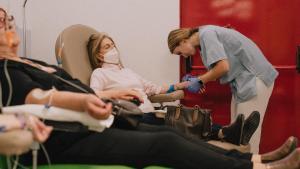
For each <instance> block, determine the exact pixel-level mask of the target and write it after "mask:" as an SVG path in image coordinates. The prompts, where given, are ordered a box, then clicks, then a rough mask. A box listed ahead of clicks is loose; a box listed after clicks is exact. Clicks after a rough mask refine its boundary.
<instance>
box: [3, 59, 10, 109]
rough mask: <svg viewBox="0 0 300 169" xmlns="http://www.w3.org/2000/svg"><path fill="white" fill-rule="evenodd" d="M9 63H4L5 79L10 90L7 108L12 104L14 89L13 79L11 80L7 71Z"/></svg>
mask: <svg viewBox="0 0 300 169" xmlns="http://www.w3.org/2000/svg"><path fill="white" fill-rule="evenodd" d="M7 62H8V60H7V59H5V61H4V73H5V77H6V79H7V83H8V90H9V95H8V99H7V102H6V106H9V105H10V102H11V99H12V94H13V87H12V83H11V79H10V76H9V73H8V69H7ZM1 91H2V90H1Z"/></svg>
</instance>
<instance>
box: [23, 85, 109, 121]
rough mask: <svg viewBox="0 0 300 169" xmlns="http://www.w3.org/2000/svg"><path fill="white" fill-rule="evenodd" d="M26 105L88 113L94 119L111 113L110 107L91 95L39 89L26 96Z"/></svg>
mask: <svg viewBox="0 0 300 169" xmlns="http://www.w3.org/2000/svg"><path fill="white" fill-rule="evenodd" d="M25 103H26V104H48V105H52V106H56V107H61V108H66V109H71V110H75V111H82V112H88V113H89V114H90V115H91V116H92V117H94V118H96V119H107V118H108V117H109V115H110V114H111V112H112V105H111V104H110V103H108V104H106V103H104V102H103V101H102V100H101V99H99V98H98V97H97V96H95V95H93V94H83V93H74V92H67V91H56V90H53V89H52V90H50V91H44V90H41V89H39V88H36V89H33V90H31V92H30V93H28V94H27V96H26V100H25Z"/></svg>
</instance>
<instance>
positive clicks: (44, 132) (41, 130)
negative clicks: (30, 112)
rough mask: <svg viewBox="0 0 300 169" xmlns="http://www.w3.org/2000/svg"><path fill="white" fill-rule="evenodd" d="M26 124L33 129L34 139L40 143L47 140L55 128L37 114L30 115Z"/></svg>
mask: <svg viewBox="0 0 300 169" xmlns="http://www.w3.org/2000/svg"><path fill="white" fill-rule="evenodd" d="M26 125H27V127H28V128H29V129H30V130H31V132H32V135H33V139H34V140H36V141H38V142H40V143H42V142H45V141H46V140H47V138H48V137H49V135H50V133H51V131H52V129H53V128H52V127H50V126H46V125H45V124H44V123H43V122H41V121H40V120H39V119H38V118H37V117H35V116H28V118H27V121H26Z"/></svg>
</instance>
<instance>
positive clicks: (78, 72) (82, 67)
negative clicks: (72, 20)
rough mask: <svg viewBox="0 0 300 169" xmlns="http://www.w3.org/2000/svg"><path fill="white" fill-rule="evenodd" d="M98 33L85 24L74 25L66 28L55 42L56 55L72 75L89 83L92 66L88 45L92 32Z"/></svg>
mask: <svg viewBox="0 0 300 169" xmlns="http://www.w3.org/2000/svg"><path fill="white" fill-rule="evenodd" d="M95 33H98V31H96V30H95V29H93V28H90V27H88V26H85V25H80V24H78V25H72V26H70V27H67V28H66V29H64V30H63V31H62V32H61V33H60V35H59V36H58V38H57V40H56V44H55V55H56V59H57V61H58V63H59V64H60V63H61V65H62V67H63V69H64V70H66V71H67V72H68V73H69V74H70V75H71V76H73V77H74V78H77V79H79V80H80V81H82V82H83V83H84V84H86V85H89V80H90V76H91V74H92V67H91V64H90V61H89V57H88V53H87V49H86V45H87V42H88V39H89V37H90V36H91V35H92V34H95Z"/></svg>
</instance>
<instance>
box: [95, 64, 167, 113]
mask: <svg viewBox="0 0 300 169" xmlns="http://www.w3.org/2000/svg"><path fill="white" fill-rule="evenodd" d="M90 87H91V88H92V89H93V90H94V91H95V92H97V91H107V90H118V89H135V90H137V91H138V92H140V94H141V95H142V97H143V99H144V103H143V104H141V105H140V107H139V108H140V109H141V110H142V111H143V112H144V113H149V112H153V111H154V107H153V105H152V103H151V102H150V100H149V99H148V96H151V95H154V94H159V93H160V91H161V86H158V85H156V84H154V83H152V82H150V81H148V80H146V79H144V78H142V77H141V76H139V75H138V74H136V73H135V72H133V71H132V70H130V69H128V68H122V69H120V68H119V67H118V66H116V65H112V64H105V63H104V64H103V66H102V68H97V69H95V70H94V71H93V73H92V76H91V79H90Z"/></svg>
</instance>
